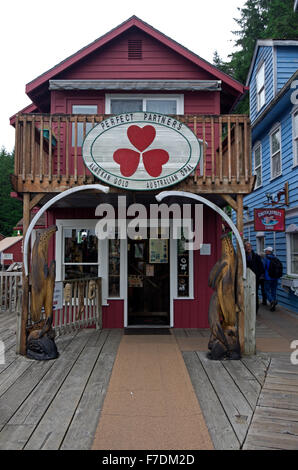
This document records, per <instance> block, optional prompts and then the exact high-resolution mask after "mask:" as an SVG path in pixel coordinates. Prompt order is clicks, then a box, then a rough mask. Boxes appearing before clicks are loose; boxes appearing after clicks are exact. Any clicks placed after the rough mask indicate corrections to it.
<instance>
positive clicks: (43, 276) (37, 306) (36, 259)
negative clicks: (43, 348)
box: [31, 226, 57, 336]
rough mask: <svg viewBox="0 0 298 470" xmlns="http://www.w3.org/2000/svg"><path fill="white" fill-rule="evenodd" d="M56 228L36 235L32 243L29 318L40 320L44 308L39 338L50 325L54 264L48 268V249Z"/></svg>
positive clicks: (53, 262) (50, 228) (35, 320)
mask: <svg viewBox="0 0 298 470" xmlns="http://www.w3.org/2000/svg"><path fill="white" fill-rule="evenodd" d="M56 230H57V227H56V226H52V227H49V228H48V229H46V230H45V231H44V232H43V233H42V234H38V235H37V237H36V240H35V242H34V246H33V250H32V260H31V266H32V267H31V273H32V274H31V279H32V286H31V318H32V320H33V322H39V321H40V320H41V310H42V307H44V310H45V316H46V321H45V323H44V326H43V328H42V330H41V331H40V333H39V336H42V335H44V333H45V332H46V331H48V330H49V329H50V327H51V325H52V320H53V294H54V285H55V268H56V263H55V261H52V262H51V264H50V267H48V247H49V240H50V238H51V236H52V235H53V234H54V233H55V232H56Z"/></svg>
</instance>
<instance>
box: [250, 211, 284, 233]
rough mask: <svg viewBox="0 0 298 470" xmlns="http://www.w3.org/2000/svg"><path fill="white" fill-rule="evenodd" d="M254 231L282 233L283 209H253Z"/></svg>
mask: <svg viewBox="0 0 298 470" xmlns="http://www.w3.org/2000/svg"><path fill="white" fill-rule="evenodd" d="M254 212H255V218H254V220H255V231H256V232H263V231H270V232H284V231H285V210H284V209H274V208H265V209H255V211H254Z"/></svg>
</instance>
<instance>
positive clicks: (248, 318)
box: [243, 269, 257, 356]
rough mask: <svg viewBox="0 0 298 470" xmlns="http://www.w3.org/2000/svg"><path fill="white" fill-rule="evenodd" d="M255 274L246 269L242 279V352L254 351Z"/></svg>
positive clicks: (250, 353)
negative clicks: (245, 274)
mask: <svg viewBox="0 0 298 470" xmlns="http://www.w3.org/2000/svg"><path fill="white" fill-rule="evenodd" d="M256 295H257V292H256V275H255V273H254V272H253V271H252V270H251V269H247V277H246V280H245V281H244V319H245V322H244V351H243V352H244V354H247V355H250V356H252V355H254V354H255V353H256Z"/></svg>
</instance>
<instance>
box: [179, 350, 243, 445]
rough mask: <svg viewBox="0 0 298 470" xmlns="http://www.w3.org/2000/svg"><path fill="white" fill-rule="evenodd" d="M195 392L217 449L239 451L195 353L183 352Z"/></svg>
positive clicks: (233, 432) (234, 435) (227, 421)
mask: <svg viewBox="0 0 298 470" xmlns="http://www.w3.org/2000/svg"><path fill="white" fill-rule="evenodd" d="M183 358H184V361H185V364H186V367H187V369H188V373H189V375H190V378H191V381H192V385H193V388H194V391H195V393H196V396H197V399H198V401H199V403H200V406H201V409H202V412H203V415H204V418H205V421H206V424H207V427H208V431H209V433H210V436H211V438H212V441H213V444H214V447H215V449H218V450H224V449H226V450H228V449H239V447H240V442H239V440H238V439H237V436H236V434H235V431H234V429H233V427H232V425H231V423H230V421H229V420H228V418H227V416H226V413H225V411H224V409H223V407H222V405H221V403H220V401H219V399H218V396H217V395H216V393H215V391H214V389H213V387H212V385H211V383H210V381H209V378H208V376H207V374H206V372H205V370H204V368H203V366H202V364H201V362H200V360H199V358H198V356H197V354H196V353H195V352H183Z"/></svg>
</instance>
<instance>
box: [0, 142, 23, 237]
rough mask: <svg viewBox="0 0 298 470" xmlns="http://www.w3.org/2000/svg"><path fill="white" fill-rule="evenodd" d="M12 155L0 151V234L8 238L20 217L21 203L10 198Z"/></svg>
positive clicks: (3, 149) (2, 150)
mask: <svg viewBox="0 0 298 470" xmlns="http://www.w3.org/2000/svg"><path fill="white" fill-rule="evenodd" d="M13 167H14V155H13V154H9V153H8V152H7V151H6V150H5V148H4V147H2V149H1V150H0V233H2V234H3V235H5V236H6V237H9V236H11V235H12V232H13V227H14V226H15V225H16V223H17V222H18V221H19V220H20V219H21V217H22V203H21V201H18V200H17V199H13V198H11V197H10V193H11V191H13V188H12V185H11V182H10V174H12V173H13Z"/></svg>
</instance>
